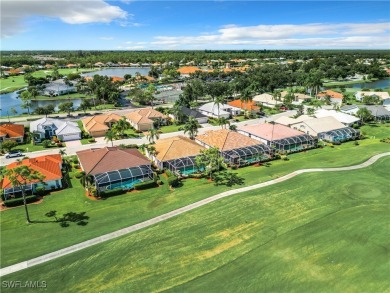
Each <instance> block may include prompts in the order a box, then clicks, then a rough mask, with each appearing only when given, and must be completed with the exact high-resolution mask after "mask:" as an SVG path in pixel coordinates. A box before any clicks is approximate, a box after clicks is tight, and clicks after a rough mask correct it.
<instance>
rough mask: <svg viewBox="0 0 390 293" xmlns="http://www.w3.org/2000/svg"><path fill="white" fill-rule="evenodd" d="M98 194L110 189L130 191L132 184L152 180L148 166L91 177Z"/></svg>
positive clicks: (151, 172)
mask: <svg viewBox="0 0 390 293" xmlns="http://www.w3.org/2000/svg"><path fill="white" fill-rule="evenodd" d="M93 177H94V181H95V184H96V188H97V190H98V191H99V192H101V191H105V190H112V189H131V188H133V186H134V184H137V183H140V182H144V181H148V180H152V179H153V170H152V169H151V167H150V165H142V166H137V167H131V168H126V169H120V170H116V171H109V172H103V173H99V174H96V175H93Z"/></svg>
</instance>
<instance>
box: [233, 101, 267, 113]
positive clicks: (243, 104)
mask: <svg viewBox="0 0 390 293" xmlns="http://www.w3.org/2000/svg"><path fill="white" fill-rule="evenodd" d="M228 105H230V106H233V107H237V108H241V109H243V110H252V111H259V110H260V107H259V106H256V105H255V102H254V101H248V102H243V101H241V100H234V101H231V102H228Z"/></svg>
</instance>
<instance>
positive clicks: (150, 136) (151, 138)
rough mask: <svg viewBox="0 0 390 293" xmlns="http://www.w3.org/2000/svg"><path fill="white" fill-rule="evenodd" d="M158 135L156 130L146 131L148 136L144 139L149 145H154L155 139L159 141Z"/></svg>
mask: <svg viewBox="0 0 390 293" xmlns="http://www.w3.org/2000/svg"><path fill="white" fill-rule="evenodd" d="M159 137H160V135H159V133H158V131H157V129H154V128H151V129H149V130H148V134H147V135H146V138H147V139H148V141H149V142H150V143H154V141H155V140H156V139H159Z"/></svg>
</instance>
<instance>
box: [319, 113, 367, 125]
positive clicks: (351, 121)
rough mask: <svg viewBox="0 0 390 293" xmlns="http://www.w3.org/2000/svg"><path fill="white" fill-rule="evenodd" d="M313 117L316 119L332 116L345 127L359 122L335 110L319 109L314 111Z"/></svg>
mask: <svg viewBox="0 0 390 293" xmlns="http://www.w3.org/2000/svg"><path fill="white" fill-rule="evenodd" d="M314 116H315V117H317V118H322V117H328V116H332V117H334V118H336V120H337V121H339V122H341V123H343V124H344V125H345V126H352V125H354V124H356V123H359V122H360V119H359V118H357V117H355V116H352V115H349V114H346V113H343V112H338V111H335V110H325V109H319V110H317V111H315V113H314Z"/></svg>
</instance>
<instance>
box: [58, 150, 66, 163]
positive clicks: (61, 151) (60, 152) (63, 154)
mask: <svg viewBox="0 0 390 293" xmlns="http://www.w3.org/2000/svg"><path fill="white" fill-rule="evenodd" d="M58 153H59V154H60V155H61V158H62V161H64V156H66V151H65V149H60V150H59V152H58Z"/></svg>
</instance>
